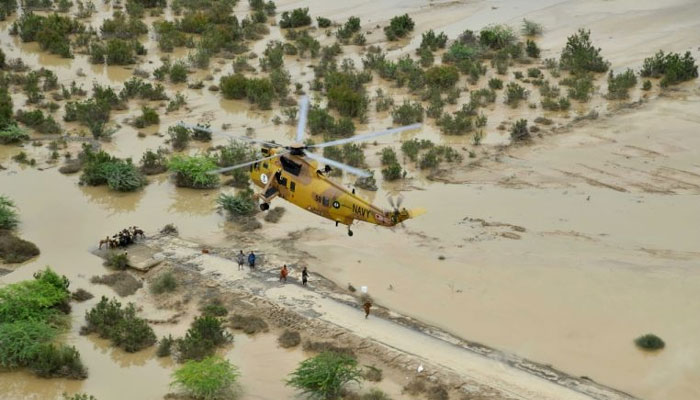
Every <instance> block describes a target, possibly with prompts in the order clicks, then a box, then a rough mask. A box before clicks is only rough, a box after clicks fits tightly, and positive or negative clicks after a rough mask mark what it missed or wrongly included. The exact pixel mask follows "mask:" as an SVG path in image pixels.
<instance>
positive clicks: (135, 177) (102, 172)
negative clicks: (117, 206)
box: [80, 147, 147, 192]
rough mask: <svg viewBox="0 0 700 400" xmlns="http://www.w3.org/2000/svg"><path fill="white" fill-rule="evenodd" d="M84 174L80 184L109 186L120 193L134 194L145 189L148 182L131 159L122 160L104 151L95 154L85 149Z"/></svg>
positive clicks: (83, 156)
mask: <svg viewBox="0 0 700 400" xmlns="http://www.w3.org/2000/svg"><path fill="white" fill-rule="evenodd" d="M82 160H83V173H82V175H81V176H80V183H81V184H85V185H89V186H100V185H105V184H106V185H107V186H109V188H110V189H112V190H116V191H118V192H132V191H135V190H138V189H140V188H141V187H143V186H144V185H145V184H146V183H147V181H146V178H145V177H144V176H143V174H142V173H141V171H140V170H139V169H138V168H137V167H136V166H135V165H134V164H132V163H131V159H130V158H127V159H126V160H121V159H119V158H116V157H113V156H110V155H109V154H107V153H106V152H104V151H99V152H96V153H95V152H93V151H92V150H90V149H89V147H84V148H83V153H82Z"/></svg>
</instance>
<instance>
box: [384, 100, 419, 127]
mask: <svg viewBox="0 0 700 400" xmlns="http://www.w3.org/2000/svg"><path fill="white" fill-rule="evenodd" d="M391 117H392V120H393V121H394V123H395V124H399V125H410V124H414V123H416V122H423V106H422V105H421V104H420V102H415V103H411V102H410V101H408V100H404V102H403V104H401V105H400V106H398V107H394V109H393V110H392V111H391Z"/></svg>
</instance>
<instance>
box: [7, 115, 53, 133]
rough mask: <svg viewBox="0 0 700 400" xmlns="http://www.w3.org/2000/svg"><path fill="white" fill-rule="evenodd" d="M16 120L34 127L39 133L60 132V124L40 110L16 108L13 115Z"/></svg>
mask: <svg viewBox="0 0 700 400" xmlns="http://www.w3.org/2000/svg"><path fill="white" fill-rule="evenodd" d="M15 118H16V119H17V121H19V122H21V123H23V124H25V125H27V126H29V127H31V128H34V129H35V130H36V131H37V132H39V133H44V134H58V133H61V126H60V125H59V124H58V122H56V120H54V119H53V117H52V116H50V115H47V116H45V115H44V113H43V112H42V111H41V110H33V111H24V110H18V111H17V115H16V116H15Z"/></svg>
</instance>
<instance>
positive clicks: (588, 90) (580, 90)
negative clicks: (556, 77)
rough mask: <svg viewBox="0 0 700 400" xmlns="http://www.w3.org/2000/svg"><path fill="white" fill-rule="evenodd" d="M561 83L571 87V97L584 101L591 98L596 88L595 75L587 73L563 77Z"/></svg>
mask: <svg viewBox="0 0 700 400" xmlns="http://www.w3.org/2000/svg"><path fill="white" fill-rule="evenodd" d="M560 83H561V84H562V85H564V86H568V87H569V89H568V96H569V98H571V99H575V100H578V101H582V102H585V101H588V100H589V99H590V97H591V94H592V93H593V89H594V87H593V76H591V74H587V73H580V74H575V75H573V76H571V77H569V78H566V79H562V80H561V82H560Z"/></svg>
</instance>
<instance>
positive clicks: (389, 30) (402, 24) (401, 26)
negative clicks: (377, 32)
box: [384, 14, 416, 40]
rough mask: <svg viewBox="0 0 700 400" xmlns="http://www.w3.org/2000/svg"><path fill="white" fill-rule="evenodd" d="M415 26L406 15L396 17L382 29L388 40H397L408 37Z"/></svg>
mask: <svg viewBox="0 0 700 400" xmlns="http://www.w3.org/2000/svg"><path fill="white" fill-rule="evenodd" d="M415 25H416V24H415V22H413V19H411V17H409V16H408V14H404V15H401V16H397V17H394V18H392V19H391V21H390V22H389V26H386V27H384V34H385V35H386V38H387V39H389V40H398V39H400V38H402V37H404V36H406V35H408V33H409V32H411V31H412V30H413V27H414V26H415Z"/></svg>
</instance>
